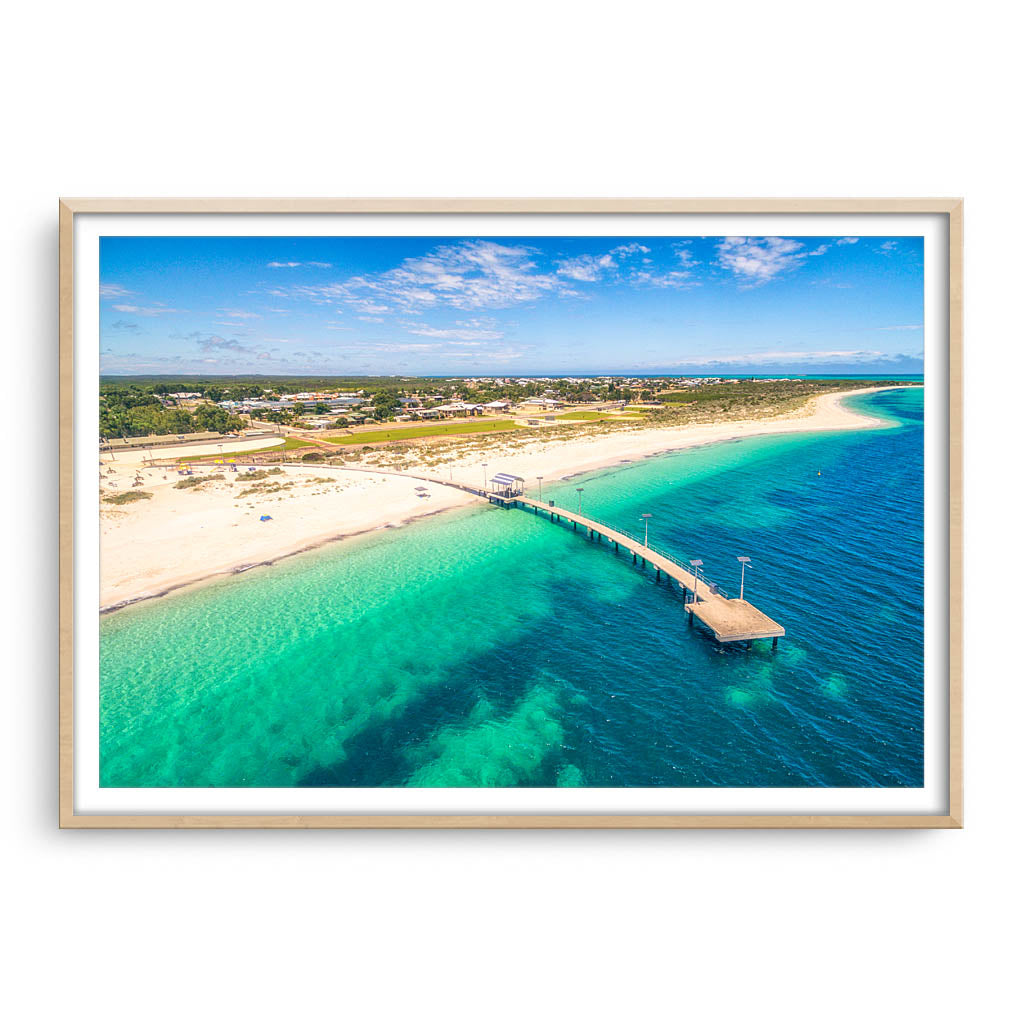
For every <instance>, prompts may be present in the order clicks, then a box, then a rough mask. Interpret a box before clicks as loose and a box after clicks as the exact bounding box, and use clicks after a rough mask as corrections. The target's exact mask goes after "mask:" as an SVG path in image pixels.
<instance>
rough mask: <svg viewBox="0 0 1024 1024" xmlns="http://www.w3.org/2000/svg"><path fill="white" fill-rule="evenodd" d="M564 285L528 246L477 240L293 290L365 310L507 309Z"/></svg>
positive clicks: (321, 300) (302, 294)
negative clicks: (542, 270)
mask: <svg viewBox="0 0 1024 1024" xmlns="http://www.w3.org/2000/svg"><path fill="white" fill-rule="evenodd" d="M561 287H562V286H561V282H560V281H559V279H558V277H557V276H556V275H554V274H544V273H540V272H539V271H538V270H537V266H536V264H535V263H534V261H533V250H531V249H529V248H527V247H526V246H518V245H515V246H512V245H501V244H499V243H498V242H488V241H483V240H478V241H460V242H457V243H455V244H452V245H443V246H440V247H438V248H436V249H434V250H432V251H431V252H430V253H428V254H427V255H426V256H416V257H410V258H409V259H406V260H403V261H402V262H401V263H400V264H399V265H398V266H397V267H394V268H393V269H391V270H387V271H384V272H382V273H379V274H360V275H358V276H356V277H350V278H348V279H347V280H346V281H341V282H338V283H336V284H329V285H319V286H316V285H314V286H305V287H300V288H297V289H295V293H294V294H296V295H300V296H304V297H305V298H308V299H312V300H313V301H314V302H325V303H326V302H344V303H347V304H349V305H351V306H353V307H355V308H356V309H358V310H359V311H360V312H362V313H382V312H389V311H391V310H392V308H393V309H395V310H397V311H399V312H404V313H414V312H419V311H421V310H424V309H431V308H437V307H441V306H450V307H452V308H454V309H463V310H476V309H505V308H507V307H509V306H514V305H516V304H517V303H520V302H532V301H534V300H536V299H538V298H540V297H541V296H543V295H545V294H548V293H550V292H553V291H559V290H560V288H561Z"/></svg>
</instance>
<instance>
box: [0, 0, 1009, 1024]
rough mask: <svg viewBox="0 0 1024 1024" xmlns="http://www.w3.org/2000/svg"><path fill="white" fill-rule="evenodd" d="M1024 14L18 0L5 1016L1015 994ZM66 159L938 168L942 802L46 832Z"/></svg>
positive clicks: (928, 999) (3, 66)
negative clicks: (958, 324)
mask: <svg viewBox="0 0 1024 1024" xmlns="http://www.w3.org/2000/svg"><path fill="white" fill-rule="evenodd" d="M1020 29H1021V25H1020V13H1019V10H1018V9H1017V8H1015V7H1013V6H1012V5H1008V4H995V3H987V2H974V3H972V4H970V5H963V4H959V3H957V4H954V3H945V2H934V0H933V2H929V3H902V4H900V3H893V2H892V0H889V2H885V3H877V2H874V0H864V2H861V3H859V4H856V5H849V4H822V3H820V2H813V3H793V2H790V3H774V4H767V3H731V4H710V3H708V4H701V5H697V6H693V7H687V6H684V5H682V4H669V3H666V4H657V3H651V2H647V0H636V2H633V3H629V4H622V3H614V4H611V3H599V2H596V0H589V2H586V3H556V2H551V0H548V2H546V3H534V2H530V0H519V2H517V3H516V4H501V5H498V4H482V3H479V2H477V3H469V2H467V3H455V2H443V0H439V2H435V3H386V2H378V3H376V4H372V5H371V4H361V5H344V4H337V3H310V2H305V0H294V2H292V3H289V4H285V5H282V4H279V3H275V4H269V3H252V2H250V3H245V4H241V3H237V4H236V3H220V4H217V3H212V2H210V0H207V2H205V3H195V2H192V0H180V2H178V3H176V4H173V5H168V4H140V3H112V2H106V3H105V2H102V0H97V2H93V3H90V4H81V3H78V4H56V3H38V4H35V5H17V6H15V7H13V8H11V10H10V11H8V12H7V13H6V15H5V40H4V47H3V59H2V60H0V76H2V86H3V97H4V132H3V139H4V141H5V143H6V147H5V149H6V153H5V156H4V158H3V160H2V162H0V174H2V175H3V178H4V189H3V196H4V198H3V204H4V219H3V222H2V224H3V232H4V238H3V241H4V244H3V245H2V246H0V260H2V266H3V272H2V274H0V282H2V284H3V303H2V305H0V315H2V328H3V329H2V333H0V343H2V344H3V354H4V370H5V371H6V372H5V374H4V388H3V391H4V395H5V400H4V402H3V405H2V410H3V420H4V425H5V427H6V432H5V436H6V438H7V439H8V443H7V446H5V448H4V455H5V470H4V481H5V484H6V485H7V486H6V487H5V496H4V498H3V501H2V502H0V506H2V509H3V516H4V534H3V535H4V537H5V538H6V541H7V550H6V552H5V558H4V572H5V576H6V578H7V581H8V586H7V587H6V588H5V596H4V598H3V602H4V625H5V627H6V631H7V632H6V639H5V645H4V650H5V653H7V652H9V654H8V655H7V657H5V659H4V665H5V668H6V671H5V672H4V673H3V682H2V693H3V698H4V700H3V712H2V715H0V728H2V730H3V732H2V741H0V757H2V762H0V778H2V780H3V786H4V794H3V805H2V806H3V812H4V820H5V824H6V825H7V828H6V829H5V832H6V838H5V841H4V842H3V843H2V844H0V850H2V853H3V857H4V859H5V861H6V864H5V867H4V874H3V877H4V880H5V882H6V885H5V889H6V896H5V898H4V904H3V917H4V928H3V934H4V936H5V941H6V943H7V945H8V948H7V951H6V952H5V953H4V956H3V962H4V965H5V966H7V967H10V968H12V976H11V980H10V981H8V982H7V983H6V986H5V989H4V994H3V1002H4V1004H5V1006H11V1005H15V1006H17V1004H18V1003H22V1004H23V1005H22V1007H21V1008H16V1009H15V1011H14V1013H13V1015H12V1018H11V1019H15V1020H32V1021H36V1020H38V1021H49V1020H56V1019H58V1018H63V1017H64V1016H65V1014H67V1015H70V1014H72V1013H74V1018H75V1019H84V1020H91V1019H99V1018H102V1019H104V1020H106V1021H117V1022H119V1021H129V1020H131V1021H134V1020H140V1019H141V1020H147V1021H164V1020H180V1019H182V1018H185V1017H188V1018H190V1019H192V1020H197V1021H210V1020H228V1019H232V1020H235V1019H244V1020H249V1021H263V1020H280V1019H292V1020H304V1019H310V1018H313V1019H329V1018H334V1019H341V1018H347V1019H350V1020H358V1021H374V1020H387V1021H390V1020H413V1019H414V1020H421V1019H426V1020H433V1019H445V1020H488V1021H489V1020H499V1021H502V1020H517V1021H523V1020H545V1021H546V1020H556V1019H561V1020H574V1019H582V1020H650V1019H658V1020H661V1019H668V1018H670V1017H672V1018H675V1017H688V1018H690V1019H693V1020H698V1021H706V1020H724V1021H732V1020H737V1021H749V1020H752V1019H764V1018H766V1017H771V1018H776V1017H778V1018H785V1019H790V1020H814V1021H819V1020H826V1019H827V1020H839V1021H845V1020H854V1021H862V1020H868V1019H870V1020H884V1021H888V1020H900V1021H902V1020H907V1019H910V1018H911V1017H913V1018H914V1019H924V1020H953V1019H956V1018H960V1017H961V1016H966V1015H968V1014H969V1015H970V1016H971V1017H972V1018H973V1019H977V1020H988V1019H996V1018H999V1019H1001V1018H1003V1017H1004V1016H1008V1015H1009V1014H1010V1013H1011V1012H1012V1005H1013V1004H1014V1003H1015V1002H1016V1001H1017V1000H1016V995H1015V993H1014V992H1013V991H1012V990H1011V988H1010V985H1011V981H1012V976H1013V974H1014V973H1015V970H1016V969H1017V968H1019V952H1020V944H1019V933H1020V910H1021V900H1020V894H1021V887H1020V873H1019V865H1020V848H1019V845H1018V841H1019V838H1020V826H1019V819H1020V807H1019V803H1020V797H1019V790H1018V786H1019V780H1020V774H1021V773H1020V767H1019V766H1020V760H1021V745H1020V735H1021V727H1022V710H1024V709H1022V701H1021V686H1022V673H1021V670H1020V662H1019V657H1018V656H1017V654H1016V651H1014V650H1013V649H1012V647H1011V645H1012V643H1013V640H1014V638H1015V636H1016V635H1018V634H1019V632H1020V629H1019V625H1018V623H1019V622H1020V619H1021V616H1020V612H1019V608H1020V604H1019V598H1018V597H1017V596H1016V595H1017V594H1019V592H1020V589H1021V588H1020V585H1019V574H1020V570H1019V568H1018V565H1017V563H1018V562H1019V556H1018V555H1017V554H1016V544H1015V541H1016V533H1017V531H1015V532H1014V533H1013V534H1011V533H1010V532H1009V529H1010V527H1011V526H1013V527H1016V526H1018V524H1019V522H1020V512H1019V504H1020V499H1021V491H1022V488H1021V484H1020V470H1021V455H1020V450H1021V430H1020V418H1019V406H1020V404H1021V397H1020V395H1021V387H1020V382H1021V379H1022V376H1021V374H1022V370H1024V367H1022V361H1021V355H1020V347H1021V341H1022V330H1021V318H1020V295H1021V290H1022V289H1021V285H1020V280H1021V268H1022V265H1021V258H1020V255H1019V250H1020V246H1021V239H1022V238H1024V224H1022V214H1021V199H1020V192H1021V160H1020V157H1021V149H1020V99H1021V76H1020V71H1019V67H1020V64H1019V52H1018V44H1019V39H1020ZM61 194H67V195H284V196H287V195H339V196H343V195H374V194H377V195H473V194H476V195H610V196H619V195H683V196H704V195H711V196H715V195H838V196H843V195H950V194H962V195H965V196H966V198H967V238H968V242H967V374H968V389H967V417H968V419H967V455H968V492H967V516H968V519H967V523H968V527H967V559H968V580H967V652H968V665H967V693H968V701H967V783H968V791H967V828H966V830H965V831H963V832H957V833H936V834H927V833H926V834H882V833H878V834H876V833H860V834H854V833H851V834H844V833H834V834H822V833H818V834H814V833H809V834H801V833H780V834H771V833H763V834H761V833H758V834H754V833H750V834H747V833H730V834H714V833H707V834H663V833H652V834H565V835H559V834H521V835H517V834H500V833H498V834H486V833H466V834H458V833H454V834H375V833H366V834H346V833H338V834H331V833H315V834H308V835H307V834H254V833H238V834H232V833H221V834H217V833H213V834H210V833H182V834H160V833H135V834H116V833H95V834H89V833H81V832H80V833H58V831H57V829H56V827H55V822H56V807H55V803H56V749H55V747H56V744H55V738H56V640H55V637H56V632H55V626H56V572H57V569H56V483H55V481H56V464H55V458H54V457H55V453H56V444H57V442H56V400H57V391H56V344H57V341H56V338H57V291H56V286H57V263H56V251H57V197H58V196H59V195H61ZM1015 501H1016V503H1017V507H1016V508H1015V507H1014V502H1015Z"/></svg>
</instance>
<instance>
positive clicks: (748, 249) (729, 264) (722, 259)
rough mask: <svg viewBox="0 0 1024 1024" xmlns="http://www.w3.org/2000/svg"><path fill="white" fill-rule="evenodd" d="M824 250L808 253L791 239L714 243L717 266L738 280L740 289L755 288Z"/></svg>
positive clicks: (823, 246) (731, 239) (825, 247)
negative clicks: (716, 248)
mask: <svg viewBox="0 0 1024 1024" xmlns="http://www.w3.org/2000/svg"><path fill="white" fill-rule="evenodd" d="M827 249H828V246H827V245H821V246H818V248H816V249H811V250H808V249H807V247H806V246H805V245H804V244H803V243H802V242H798V241H797V240H796V239H795V238H775V237H769V238H742V237H741V238H723V239H722V241H721V242H719V243H718V263H719V265H720V266H722V267H724V268H725V269H726V270H731V271H732V272H733V274H735V275H736V277H738V278H739V279H740V281H741V285H740V287H744V288H757V287H758V286H760V285H763V284H767V283H768V282H769V281H772V280H774V279H775V278H777V277H779V276H780V275H782V274H785V273H787V272H788V271H791V270H795V269H796V268H797V267H799V266H801V265H802V264H803V263H804V261H805V260H806V259H807V258H808V257H810V256H820V255H822V254H823V253H824V252H825V251H826V250H827Z"/></svg>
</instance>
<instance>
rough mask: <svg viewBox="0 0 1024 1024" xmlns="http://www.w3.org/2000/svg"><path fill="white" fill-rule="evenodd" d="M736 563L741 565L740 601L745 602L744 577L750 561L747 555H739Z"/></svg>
mask: <svg viewBox="0 0 1024 1024" xmlns="http://www.w3.org/2000/svg"><path fill="white" fill-rule="evenodd" d="M736 561H737V562H739V563H740V600H741V601H742V600H743V577H744V576H745V575H746V572H747V562H749V561H750V559H749V558H747V556H746V555H737V556H736Z"/></svg>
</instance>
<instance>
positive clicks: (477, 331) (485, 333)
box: [404, 320, 505, 343]
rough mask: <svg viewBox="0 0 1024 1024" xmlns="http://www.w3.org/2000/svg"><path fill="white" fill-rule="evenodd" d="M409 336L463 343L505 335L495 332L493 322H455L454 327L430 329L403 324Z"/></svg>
mask: <svg viewBox="0 0 1024 1024" xmlns="http://www.w3.org/2000/svg"><path fill="white" fill-rule="evenodd" d="M404 326H405V327H406V329H407V330H408V331H409V333H410V334H421V335H423V336H424V337H426V338H446V339H453V338H454V339H458V340H460V341H463V342H472V343H477V342H481V341H497V340H498V339H499V338H503V337H504V336H505V335H504V333H503V332H502V331H499V330H495V327H496V326H497V325H496V324H495V323H494V321H493V320H457V321H456V322H455V326H454V327H430V326H428V325H427V324H405V325H404Z"/></svg>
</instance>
